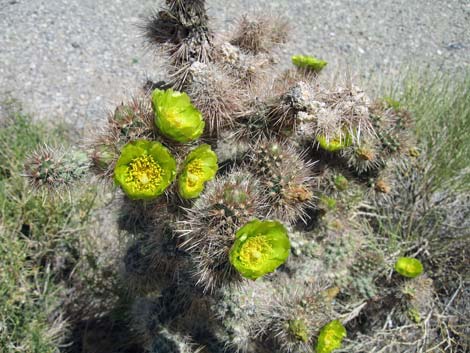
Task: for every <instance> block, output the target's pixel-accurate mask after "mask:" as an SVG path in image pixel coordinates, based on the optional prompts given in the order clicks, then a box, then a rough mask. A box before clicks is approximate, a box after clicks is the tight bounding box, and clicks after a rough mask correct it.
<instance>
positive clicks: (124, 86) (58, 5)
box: [0, 0, 470, 127]
mask: <svg viewBox="0 0 470 353" xmlns="http://www.w3.org/2000/svg"><path fill="white" fill-rule="evenodd" d="M157 3H158V2H157V1H154V0H153V1H151V0H125V1H124V0H100V1H97V0H0V97H2V96H5V95H6V94H10V95H11V96H13V97H15V98H17V99H19V100H20V101H21V102H22V103H23V104H24V107H25V109H26V111H29V112H31V113H33V114H34V115H35V116H37V117H39V118H51V119H57V118H62V117H64V118H65V119H66V120H67V121H70V122H73V123H74V124H75V125H76V126H77V127H83V126H87V127H89V126H93V125H94V124H96V123H97V122H99V121H100V120H101V121H102V119H103V118H104V117H105V112H106V109H111V108H112V107H113V105H115V104H116V103H119V101H120V100H121V99H123V98H125V97H126V96H129V95H130V94H132V93H133V92H135V91H136V89H137V88H138V87H141V86H142V84H143V82H145V80H146V79H147V78H153V79H156V78H158V77H161V73H162V72H161V71H162V70H161V69H160V68H159V67H160V65H161V61H160V60H159V59H156V58H155V57H154V56H153V55H152V53H150V52H148V51H146V50H145V48H144V47H143V45H142V39H141V38H140V37H139V31H138V30H137V28H136V26H135V25H136V24H137V23H138V22H139V19H140V17H141V16H142V15H146V14H148V13H149V11H150V9H152V7H153V6H155V4H157ZM208 8H209V12H210V15H211V16H212V17H213V18H214V20H215V22H214V26H218V27H219V28H223V29H227V28H229V27H230V25H231V24H233V18H234V17H235V16H236V15H237V14H241V13H243V12H252V11H254V10H260V9H267V10H269V11H272V12H274V13H282V14H284V15H285V16H287V17H288V18H290V19H291V21H292V37H291V41H290V42H289V44H288V45H287V46H286V48H284V49H283V50H282V55H281V62H282V63H284V64H285V65H286V64H287V63H288V61H289V55H290V54H292V53H305V54H313V55H316V56H318V57H321V58H324V59H326V60H327V61H329V62H330V65H329V70H338V71H341V70H344V68H346V67H349V68H350V69H351V71H352V72H359V73H361V75H362V76H365V77H367V76H372V75H374V74H377V73H380V75H388V74H392V75H396V73H397V72H399V71H403V70H404V67H405V66H407V65H412V66H414V67H425V66H430V67H431V68H432V69H435V70H440V71H443V70H446V71H452V70H458V69H461V68H468V67H469V66H470V1H469V0H448V1H444V2H443V1H437V0H414V1H409V0H385V1H384V0H332V1H325V0H296V1H292V0H278V1H268V0H260V1H256V2H255V1H252V0H232V1H223V0H209V1H208Z"/></svg>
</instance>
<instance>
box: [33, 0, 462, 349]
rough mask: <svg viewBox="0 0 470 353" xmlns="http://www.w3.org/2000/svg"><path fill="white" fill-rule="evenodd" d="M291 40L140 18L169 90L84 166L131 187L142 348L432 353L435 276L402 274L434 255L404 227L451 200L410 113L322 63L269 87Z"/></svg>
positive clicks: (419, 226)
mask: <svg viewBox="0 0 470 353" xmlns="http://www.w3.org/2000/svg"><path fill="white" fill-rule="evenodd" d="M287 29H288V26H287V23H286V22H285V21H284V20H283V19H281V18H278V17H269V16H263V15H254V16H248V15H246V16H243V17H242V18H241V19H240V20H239V21H238V22H237V24H236V26H235V28H234V29H233V31H232V33H229V34H228V35H222V34H216V33H214V32H213V31H212V29H211V27H210V23H209V20H208V16H207V14H206V10H205V2H204V1H203V0H166V1H165V6H164V7H163V8H162V9H160V10H159V11H156V12H155V13H154V15H152V16H150V18H149V19H148V20H147V21H146V22H145V23H144V24H143V25H142V30H143V32H144V34H145V36H146V38H147V40H148V43H149V45H151V46H155V47H156V48H157V49H159V50H160V53H161V54H162V55H164V56H165V58H166V59H167V64H168V68H169V70H168V74H169V76H168V79H167V80H166V81H165V82H159V83H153V82H149V83H148V84H147V90H146V92H145V93H143V94H141V95H140V96H138V97H134V98H133V99H131V100H129V102H128V103H123V104H121V105H120V106H119V107H118V108H116V110H115V111H114V112H113V113H111V114H110V116H109V119H108V124H107V126H106V128H105V130H104V131H103V132H102V133H100V134H98V135H97V136H96V137H95V140H94V143H93V145H92V146H91V150H92V151H91V153H90V159H91V160H92V162H93V166H92V168H91V170H92V171H94V172H95V173H96V175H98V176H99V177H101V178H103V179H105V180H112V179H113V178H114V181H115V182H116V183H117V184H119V186H121V188H122V190H123V191H124V194H123V197H122V198H121V199H120V202H121V214H120V219H119V225H120V227H121V229H122V232H124V233H125V234H127V235H128V236H129V239H130V242H129V247H128V250H127V253H126V254H124V256H123V261H122V266H121V272H122V278H123V282H124V283H125V285H127V286H128V287H129V291H128V293H129V296H130V298H131V299H132V300H133V304H132V309H131V310H130V316H131V320H130V321H131V326H132V330H133V333H132V335H133V336H137V337H138V340H140V343H141V345H142V347H143V348H145V349H146V350H147V351H148V352H151V353H163V352H165V353H167V352H168V353H191V352H192V353H195V352H207V353H219V352H223V351H227V352H242V353H263V352H266V353H267V352H269V353H272V352H279V353H294V352H295V353H297V352H304V353H314V352H317V353H320V352H331V351H333V350H336V349H340V351H341V352H375V351H378V350H380V351H387V352H388V351H393V352H424V351H425V350H426V349H431V347H433V346H436V347H437V346H439V344H437V345H436V342H440V340H442V338H443V332H442V331H441V328H442V325H443V324H442V322H441V321H440V320H443V316H440V315H437V314H436V313H437V311H436V310H438V309H436V307H433V306H432V305H429V302H430V301H432V298H433V295H434V288H433V280H432V279H431V278H429V277H427V276H426V275H423V276H425V277H422V278H419V277H418V278H413V279H407V278H404V277H402V276H399V275H397V274H394V273H393V265H394V263H395V261H396V259H397V258H398V257H399V256H413V254H417V256H418V257H420V258H421V260H425V258H424V254H425V253H426V251H427V250H426V251H417V249H418V248H419V247H420V246H424V245H422V244H416V243H414V242H410V241H409V240H408V239H409V238H408V234H409V232H422V234H425V236H428V233H427V232H426V230H427V229H433V231H434V230H435V229H438V227H441V228H439V229H444V228H442V227H443V226H441V225H438V224H436V223H435V221H433V220H434V219H435V218H429V209H436V212H440V211H439V210H441V208H440V207H443V204H442V203H440V201H439V199H438V198H435V199H432V198H428V197H423V196H422V195H421V194H419V193H420V192H422V191H421V188H422V187H423V185H425V180H426V179H425V178H424V175H425V172H426V168H427V167H426V158H425V157H426V156H425V155H424V153H420V148H418V146H417V141H416V140H415V138H414V136H413V134H412V129H413V119H412V116H411V115H410V113H409V112H407V111H406V110H405V109H403V108H401V107H400V106H399V104H397V103H396V102H390V100H376V101H372V100H371V99H370V98H369V97H368V96H367V95H366V94H365V93H364V92H363V91H362V90H361V89H360V88H358V87H357V86H355V85H354V84H353V83H351V82H347V83H346V84H344V85H342V86H340V85H338V86H331V85H328V84H327V83H325V82H324V81H322V78H321V76H320V73H319V71H320V70H321V68H322V67H323V66H324V65H325V64H326V63H325V62H322V61H321V60H320V61H319V60H318V59H315V58H313V57H306V56H302V57H301V59H302V63H301V65H298V67H293V68H291V69H289V70H287V71H285V72H282V73H280V74H279V75H278V76H276V77H273V74H272V73H273V72H275V69H274V68H273V65H274V64H273V63H274V62H275V60H274V57H273V55H274V54H273V49H275V48H276V46H279V45H281V44H282V43H283V42H285V41H286V40H287V38H288V36H287ZM293 54H297V53H293ZM298 61H299V60H297V59H296V60H293V62H294V64H295V63H296V62H298ZM310 63H313V64H312V65H313V66H312V65H310ZM315 63H321V65H317V64H315ZM320 66H321V67H320ZM392 103H393V104H392ZM65 155H66V154H64V156H65ZM27 170H28V175H29V176H30V178H31V179H32V180H33V183H34V184H38V185H42V184H54V183H59V184H67V183H68V182H69V180H71V179H73V178H74V177H75V174H81V169H80V168H78V169H74V170H72V169H70V167H69V164H68V162H66V160H65V159H63V158H62V159H59V160H58V161H55V159H54V158H52V157H51V158H49V155H48V152H47V150H44V151H43V152H40V153H38V154H36V155H35V156H33V157H32V159H31V162H29V165H28V168H27ZM423 180H424V181H423ZM420 195H421V196H420ZM456 202H457V201H456ZM433 203H435V205H438V206H436V207H437V208H436V207H434V206H433V205H434V204H433ZM429 205H431V206H429ZM433 207H434V208H433ZM410 215H413V217H415V218H411V216H410ZM441 215H443V213H441ZM442 217H444V218H440V219H445V216H444V215H443V216H442ZM421 218H422V219H423V222H417V223H416V222H415V221H414V220H415V219H420V220H421ZM387 222H389V223H390V224H392V225H393V226H394V227H396V228H394V229H395V230H396V232H394V233H393V234H394V237H395V238H393V239H391V238H389V233H386V231H385V230H384V229H387V228H386V227H387ZM433 222H434V223H433ZM424 223H426V225H424V226H423V224H424ZM443 223H448V224H451V223H452V221H451V220H449V221H448V222H447V221H446V222H443ZM388 227H390V225H388ZM431 227H434V228H431ZM388 229H389V228H388ZM442 232H443V231H442ZM397 239H398V241H397ZM421 239H424V238H421ZM426 241H427V240H426ZM397 244H398V245H397ZM390 249H393V251H391V250H390ZM425 264H426V262H425ZM250 278H251V279H250ZM255 278H256V280H254V279H255ZM423 320H426V321H425V325H426V330H423V329H422V328H421V326H420V322H422V321H423ZM423 331H426V332H425V334H424V335H423ZM341 347H342V348H341Z"/></svg>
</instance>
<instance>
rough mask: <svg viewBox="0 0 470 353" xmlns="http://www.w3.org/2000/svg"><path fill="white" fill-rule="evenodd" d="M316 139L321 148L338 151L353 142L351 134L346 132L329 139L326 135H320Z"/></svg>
mask: <svg viewBox="0 0 470 353" xmlns="http://www.w3.org/2000/svg"><path fill="white" fill-rule="evenodd" d="M316 140H317V142H318V144H319V145H320V147H321V148H323V149H324V150H325V151H329V152H336V151H339V150H342V149H343V148H345V147H348V146H350V145H351V144H352V138H351V135H350V134H346V135H345V136H342V137H335V138H333V139H329V140H328V139H327V138H326V136H324V135H318V136H317V137H316Z"/></svg>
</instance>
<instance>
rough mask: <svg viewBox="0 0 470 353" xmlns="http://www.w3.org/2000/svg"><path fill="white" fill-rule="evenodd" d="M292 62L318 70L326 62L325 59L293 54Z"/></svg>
mask: <svg viewBox="0 0 470 353" xmlns="http://www.w3.org/2000/svg"><path fill="white" fill-rule="evenodd" d="M291 60H292V64H294V65H295V66H297V67H300V68H303V69H308V70H312V71H316V72H320V71H321V70H322V69H323V68H324V67H325V66H326V64H327V62H326V61H324V60H320V59H317V58H315V57H313V56H308V55H294V56H292V58H291Z"/></svg>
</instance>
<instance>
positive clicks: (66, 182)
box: [25, 145, 90, 191]
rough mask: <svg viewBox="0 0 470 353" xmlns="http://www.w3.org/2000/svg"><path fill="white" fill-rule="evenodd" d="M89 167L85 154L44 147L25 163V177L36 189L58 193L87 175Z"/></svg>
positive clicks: (73, 149) (78, 151) (76, 150)
mask: <svg viewBox="0 0 470 353" xmlns="http://www.w3.org/2000/svg"><path fill="white" fill-rule="evenodd" d="M89 166H90V162H89V160H88V156H87V154H86V153H85V152H82V151H80V150H78V149H75V148H64V147H51V146H47V145H44V146H41V147H40V148H38V149H37V150H36V151H35V152H34V153H33V154H32V155H31V156H30V157H29V158H28V160H27V161H26V162H25V175H26V176H27V178H28V180H29V181H30V183H31V185H32V186H33V187H34V188H41V187H47V188H49V189H51V190H56V191H58V190H60V189H61V188H63V187H67V186H71V185H72V184H73V183H74V182H77V181H79V180H81V179H82V178H83V177H84V176H85V175H87V173H88V169H89Z"/></svg>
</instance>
